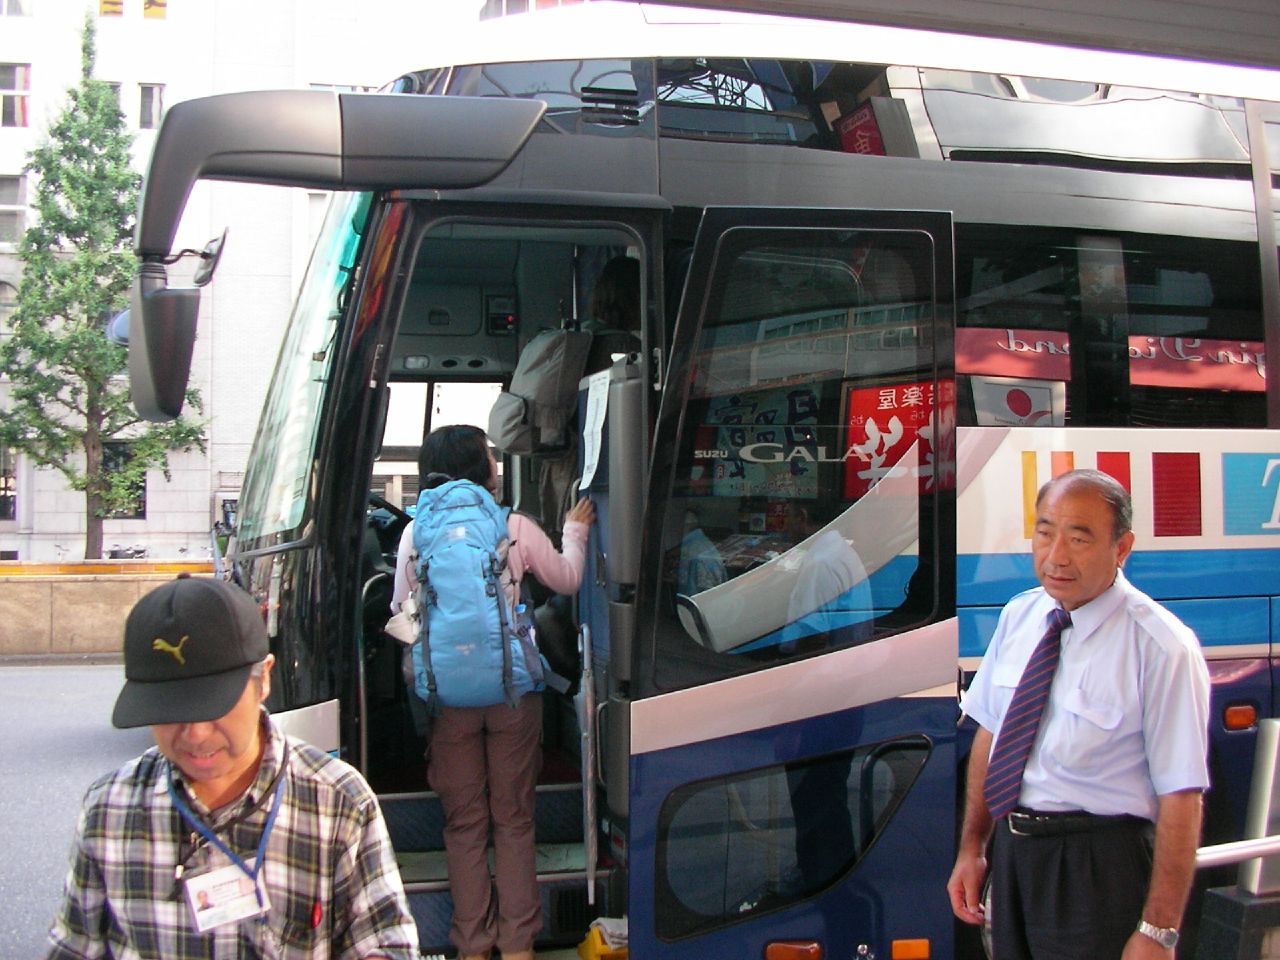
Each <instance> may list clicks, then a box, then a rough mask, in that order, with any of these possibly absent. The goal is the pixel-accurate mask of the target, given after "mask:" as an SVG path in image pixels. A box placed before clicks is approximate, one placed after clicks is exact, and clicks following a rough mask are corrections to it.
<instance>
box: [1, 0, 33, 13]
mask: <svg viewBox="0 0 1280 960" xmlns="http://www.w3.org/2000/svg"><path fill="white" fill-rule="evenodd" d="M26 15H27V0H0V17H25V16H26Z"/></svg>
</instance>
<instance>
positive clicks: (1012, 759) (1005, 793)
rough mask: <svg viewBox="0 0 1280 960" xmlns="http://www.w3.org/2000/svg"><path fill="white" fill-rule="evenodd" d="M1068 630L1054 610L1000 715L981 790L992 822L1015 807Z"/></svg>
mask: <svg viewBox="0 0 1280 960" xmlns="http://www.w3.org/2000/svg"><path fill="white" fill-rule="evenodd" d="M1069 626H1071V615H1070V614H1069V613H1067V611H1065V610H1063V609H1062V608H1061V607H1054V608H1053V610H1052V612H1050V614H1049V626H1048V629H1046V630H1045V632H1044V636H1043V637H1041V638H1040V642H1039V643H1038V644H1037V645H1036V648H1035V650H1034V651H1032V654H1031V659H1030V660H1028V661H1027V665H1026V667H1025V668H1024V669H1023V671H1022V679H1021V680H1019V681H1018V689H1017V690H1015V691H1014V693H1013V700H1012V701H1011V702H1010V704H1009V710H1008V712H1007V713H1006V714H1005V715H1004V723H1002V724H1001V725H1000V736H999V738H998V739H997V740H996V747H995V749H994V750H993V751H992V752H991V759H990V760H989V761H988V763H987V779H986V782H985V783H984V784H983V787H982V795H983V797H984V798H985V799H986V801H987V809H988V810H990V811H991V819H992V820H998V819H1000V818H1001V817H1003V816H1004V815H1005V814H1006V813H1008V812H1009V811H1010V810H1012V809H1013V808H1014V807H1015V806H1016V805H1017V803H1018V795H1019V794H1020V793H1021V792H1022V771H1023V769H1024V768H1025V767H1026V765H1027V757H1029V756H1030V755H1031V745H1032V744H1033V743H1035V741H1036V731H1037V730H1039V728H1040V716H1041V714H1043V713H1044V705H1045V704H1046V703H1047V702H1048V701H1049V688H1050V687H1051V686H1052V685H1053V675H1054V672H1055V671H1056V670H1057V669H1058V653H1059V651H1060V650H1061V649H1062V643H1061V640H1062V631H1063V630H1065V629H1066V628H1067V627H1069Z"/></svg>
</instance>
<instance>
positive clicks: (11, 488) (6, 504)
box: [0, 447, 18, 559]
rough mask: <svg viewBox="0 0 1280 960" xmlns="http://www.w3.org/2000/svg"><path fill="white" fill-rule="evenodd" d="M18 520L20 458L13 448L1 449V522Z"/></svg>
mask: <svg viewBox="0 0 1280 960" xmlns="http://www.w3.org/2000/svg"><path fill="white" fill-rule="evenodd" d="M16 519H18V456H17V454H16V453H15V452H14V451H13V449H12V448H11V447H0V520H16ZM15 559H16V558H15Z"/></svg>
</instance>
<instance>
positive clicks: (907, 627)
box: [603, 208, 957, 960]
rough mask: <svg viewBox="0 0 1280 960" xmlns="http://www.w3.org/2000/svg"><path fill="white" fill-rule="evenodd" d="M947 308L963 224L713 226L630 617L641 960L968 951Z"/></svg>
mask: <svg viewBox="0 0 1280 960" xmlns="http://www.w3.org/2000/svg"><path fill="white" fill-rule="evenodd" d="M952 315H953V260H952V225H951V216H950V214H946V213H906V212H883V211H881V212H874V211H871V212H862V211H839V210H782V209H766V208H751V209H728V208H721V209H708V210H706V211H705V212H704V214H703V216H702V219H701V223H700V226H699V228H698V233H697V236H696V238H695V242H694V247H693V254H692V258H691V261H690V267H689V273H688V279H687V283H686V286H685V289H684V297H683V301H682V304H681V307H680V312H679V316H678V319H677V323H676V329H675V333H674V337H673V343H672V349H671V354H670V368H669V372H668V373H667V376H666V379H665V383H666V389H665V392H664V395H663V397H662V400H661V404H660V408H659V413H658V420H657V425H656V433H655V437H654V440H653V444H652V451H653V453H652V458H653V462H652V465H651V468H650V472H649V478H648V488H649V489H648V498H647V504H646V508H645V514H644V518H643V522H642V523H641V524H639V525H638V529H639V530H640V531H642V533H640V542H639V544H638V545H637V547H636V550H637V556H638V557H639V563H638V565H637V568H636V570H637V578H638V581H637V589H636V593H635V600H634V605H633V606H634V609H633V610H631V611H630V612H629V615H628V612H626V611H625V610H620V611H615V612H614V615H613V617H611V621H613V622H622V623H626V622H627V621H628V619H630V620H631V621H633V622H634V624H635V626H634V644H633V646H634V649H633V654H632V659H631V669H630V676H629V680H628V682H627V683H626V684H622V685H620V689H616V690H614V691H612V692H611V695H610V700H609V703H608V705H607V709H606V711H605V718H606V722H605V723H604V724H603V728H604V731H605V732H604V748H605V751H606V754H608V752H609V751H610V750H614V751H616V750H617V749H618V747H619V744H618V741H619V739H620V738H621V734H618V733H617V731H618V730H619V729H624V730H625V732H626V735H627V737H628V738H629V746H628V748H627V753H628V763H627V764H626V765H625V766H621V765H619V764H616V763H614V764H610V763H609V762H608V758H607V757H606V762H605V765H604V766H605V776H606V790H607V794H608V797H609V800H608V807H609V809H608V816H610V817H612V818H614V819H615V820H623V821H624V822H625V823H626V845H627V847H628V849H627V850H626V851H625V853H626V862H627V891H628V896H627V900H628V903H627V907H628V913H629V920H630V923H629V940H630V949H631V951H632V952H633V954H634V955H636V956H643V957H690V958H694V957H696V958H699V960H702V958H708V957H733V958H737V957H760V956H766V955H768V956H824V957H848V956H864V955H865V956H877V957H884V958H887V957H890V956H903V955H910V956H934V957H945V956H950V955H951V954H952V943H951V940H952V918H951V914H950V910H949V907H948V904H947V897H946V893H945V889H944V888H945V884H946V879H947V876H948V874H949V872H950V868H951V864H952V858H953V856H954V832H955V813H954V809H955V801H956V769H957V757H956V752H955V734H956V720H957V705H956V663H957V640H956V628H955V618H954V587H953V579H954V578H953V576H952V575H951V573H950V572H949V571H950V570H951V568H952V567H951V558H952V554H953V552H954V492H955V491H954V477H955V438H954V412H953V404H954V386H953V383H954V381H953V377H952V356H951V353H952V348H951V341H952V335H951V330H952ZM612 416H613V411H612V410H611V411H610V417H612ZM616 440H617V436H616V434H613V433H611V436H610V441H611V443H612V442H615V441H616ZM614 466H615V460H614V459H612V458H611V460H610V468H611V470H612V469H613V468H614ZM611 480H612V483H613V484H614V486H615V491H614V493H615V497H616V485H617V483H618V482H619V478H618V476H617V475H616V474H614V475H612V477H611ZM618 606H620V607H624V608H625V606H626V604H619V605H618ZM612 642H613V643H614V644H615V645H616V644H617V643H618V637H617V636H614V637H613V638H612ZM619 780H623V781H625V782H623V783H619V782H618V781H619ZM614 845H615V847H616V846H619V844H617V843H616V842H615V844H614ZM925 941H927V944H926V943H925ZM780 942H787V943H789V944H790V945H789V946H786V947H777V948H775V950H781V951H782V952H780V953H775V952H770V953H768V954H766V952H765V951H766V949H767V948H768V947H769V945H770V944H774V943H780ZM815 946H816V948H817V949H819V950H820V951H821V952H819V953H815V952H812V951H813V949H814V948H815ZM806 951H808V952H806Z"/></svg>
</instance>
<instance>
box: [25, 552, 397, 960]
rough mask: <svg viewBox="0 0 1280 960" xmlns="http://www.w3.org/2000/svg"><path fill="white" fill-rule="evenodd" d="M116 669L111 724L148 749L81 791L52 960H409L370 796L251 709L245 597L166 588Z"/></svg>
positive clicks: (147, 599) (263, 691) (254, 685)
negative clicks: (146, 741)
mask: <svg viewBox="0 0 1280 960" xmlns="http://www.w3.org/2000/svg"><path fill="white" fill-rule="evenodd" d="M124 660H125V678H126V682H125V685H124V689H123V690H122V691H121V692H120V696H119V698H118V699H117V701H116V706H115V712H114V714H113V716H112V722H113V723H114V724H115V725H116V726H117V727H139V726H149V727H151V732H152V735H153V736H154V737H155V741H156V746H155V747H154V748H153V749H151V750H148V751H147V752H146V753H144V754H143V755H142V756H141V757H138V758H137V759H136V760H132V761H130V762H129V763H127V764H125V765H124V766H123V767H121V768H120V769H119V770H117V771H116V772H114V773H112V774H108V775H107V776H105V777H103V778H101V779H100V780H98V781H97V782H96V783H94V784H93V785H92V786H91V787H90V788H89V791H88V793H87V795H86V796H85V801H84V807H83V809H82V811H81V815H80V823H79V827H78V829H77V832H76V840H75V845H74V848H73V854H72V865H71V872H70V874H69V875H68V877H67V884H66V890H65V896H64V899H63V905H62V909H61V911H60V913H59V915H58V917H57V919H56V920H55V921H54V924H53V928H52V929H51V930H50V932H49V940H50V949H49V952H48V954H47V957H48V958H49V960H62V958H89V957H95V958H96V957H104V956H105V957H154V958H160V957H163V958H164V960H187V958H200V960H206V958H212V957H238V958H266V957H271V958H281V960H285V958H292V957H298V958H301V957H307V958H322V957H340V958H351V960H354V958H369V957H382V958H387V960H401V958H403V960H410V958H417V957H418V936H417V930H416V928H415V927H414V923H413V919H412V917H411V916H410V914H409V910H408V904H407V903H406V900H405V896H404V890H403V888H402V887H401V884H400V875H399V872H398V870H397V867H396V862H395V857H394V854H393V852H392V849H391V842H390V839H389V838H388V836H387V830H386V826H385V824H384V823H383V820H382V814H381V812H380V810H379V809H378V805H377V801H376V800H375V798H374V795H373V792H372V791H371V790H370V789H369V786H368V784H366V783H365V781H364V779H363V778H362V777H361V776H360V774H359V773H358V772H357V771H356V770H354V769H352V768H351V767H350V766H348V765H347V764H345V763H343V762H342V761H340V760H336V759H334V758H332V757H330V756H329V755H328V754H325V753H323V752H322V751H320V750H317V749H316V748H315V747H312V746H310V745H309V744H306V743H303V742H301V741H298V740H294V739H293V738H291V737H287V736H285V735H284V734H283V733H282V732H281V731H280V730H279V729H278V728H277V727H276V725H275V724H274V723H273V722H272V721H271V718H270V717H269V716H268V714H267V712H266V709H265V708H264V707H263V705H262V704H263V701H264V700H265V699H266V697H267V694H268V693H270V691H271V666H272V663H273V662H274V661H273V657H272V656H271V654H270V653H269V652H268V644H267V632H266V628H265V626H264V624H263V619H262V616H261V614H260V612H259V610H258V607H257V605H256V604H255V603H254V602H253V600H252V599H251V598H250V597H249V595H248V594H247V593H245V592H244V591H243V590H241V589H240V588H238V587H236V586H234V585H232V584H229V583H226V582H224V581H221V580H211V579H196V578H188V577H183V578H180V579H178V580H174V581H172V582H170V583H166V584H164V585H163V586H161V587H159V588H158V589H156V590H153V591H152V592H151V593H149V594H147V595H146V596H144V597H143V598H142V599H141V600H139V601H138V603H137V604H136V605H135V606H134V608H133V610H132V611H131V612H130V614H129V618H128V621H127V623H126V625H125V641H124Z"/></svg>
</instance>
